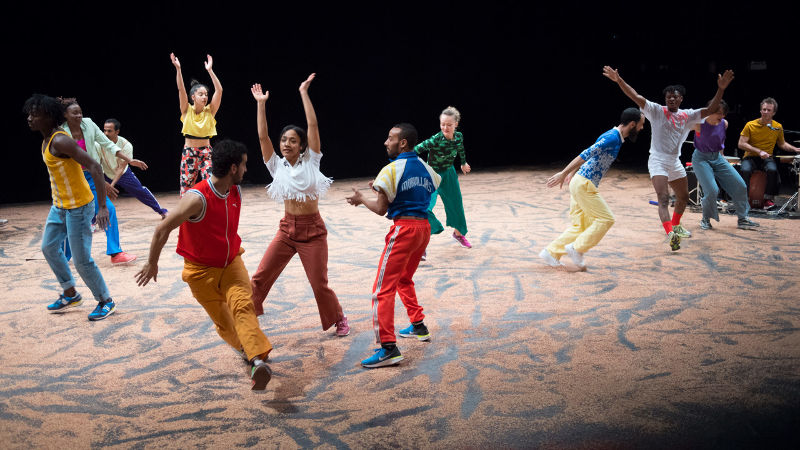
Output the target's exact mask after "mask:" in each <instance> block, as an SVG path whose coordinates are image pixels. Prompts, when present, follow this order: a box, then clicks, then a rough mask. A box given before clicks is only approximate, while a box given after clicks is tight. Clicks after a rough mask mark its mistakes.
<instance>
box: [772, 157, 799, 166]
mask: <svg viewBox="0 0 800 450" xmlns="http://www.w3.org/2000/svg"><path fill="white" fill-rule="evenodd" d="M775 158H776V159H777V160H778V161H780V162H782V163H785V164H794V162H795V161H800V155H777V156H775Z"/></svg>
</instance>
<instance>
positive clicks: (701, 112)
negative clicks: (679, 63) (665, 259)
mask: <svg viewBox="0 0 800 450" xmlns="http://www.w3.org/2000/svg"><path fill="white" fill-rule="evenodd" d="M603 75H604V76H605V77H606V78H608V79H609V80H611V81H613V82H615V83H617V84H618V85H619V87H620V89H622V92H624V93H625V95H627V96H628V98H630V99H631V100H633V101H634V102H635V103H636V104H637V105H638V106H639V109H641V110H642V112H643V113H644V116H645V118H647V120H649V121H650V125H651V129H652V138H651V140H650V159H649V160H648V161H647V169H648V170H649V172H650V181H652V183H653V188H655V190H656V195H657V196H658V216H659V218H660V219H661V224H662V225H663V226H664V231H665V232H666V233H667V236H668V240H669V245H670V248H671V249H672V250H673V251H675V250H678V249H679V248H681V247H680V242H681V237H691V235H692V234H691V233H690V232H689V230H687V229H686V228H684V227H683V226H682V225H681V216H683V212H684V210H685V209H686V204H687V203H688V201H689V183H688V181H687V180H686V170H685V169H684V168H683V165H682V164H681V160H680V156H681V151H680V150H681V145H683V142H684V141H685V140H686V136H688V135H689V131H691V130H692V127H693V126H694V125H695V124H697V123H700V122H701V121H702V119H704V118H705V117H706V116H708V115H710V114H712V113H714V112H715V111H716V110H717V108H719V101H720V100H722V94H723V93H724V92H725V89H726V88H727V87H728V85H729V84H730V83H731V81H733V71H732V70H726V71H725V73H724V74H723V75H717V93H716V95H714V98H713V99H711V101H710V102H709V103H708V106H707V107H705V108H703V109H680V106H681V102H683V96H684V94H686V89H685V88H684V87H683V86H681V85H673V86H667V87H666V88H665V89H664V100H665V103H666V106H664V105H659V104H657V103H653V102H651V101H649V100H647V99H645V98H644V97H642V96H641V95H639V94H638V93H637V92H636V91H635V90H634V89H633V88H632V87H630V86H629V85H628V83H626V82H625V81H624V80H623V79H622V77H621V76H620V75H619V72H618V71H617V70H616V69H612V68H611V67H609V66H605V67H603ZM670 187H671V188H672V190H673V191H674V192H675V210H674V211H673V214H672V219H670V216H669V207H668V206H667V205H668V204H669V188H670Z"/></svg>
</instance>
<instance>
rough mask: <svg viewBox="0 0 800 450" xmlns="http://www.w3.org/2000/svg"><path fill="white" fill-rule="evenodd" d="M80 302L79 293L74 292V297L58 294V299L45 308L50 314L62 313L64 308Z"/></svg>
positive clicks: (81, 301) (81, 300)
mask: <svg viewBox="0 0 800 450" xmlns="http://www.w3.org/2000/svg"><path fill="white" fill-rule="evenodd" d="M81 303H83V299H82V298H81V294H76V295H75V297H67V296H66V295H64V294H58V300H56V301H54V302H53V303H50V304H49V305H47V310H48V311H50V314H56V313H62V312H64V310H67V309H69V308H73V307H75V306H78V305H80V304H81Z"/></svg>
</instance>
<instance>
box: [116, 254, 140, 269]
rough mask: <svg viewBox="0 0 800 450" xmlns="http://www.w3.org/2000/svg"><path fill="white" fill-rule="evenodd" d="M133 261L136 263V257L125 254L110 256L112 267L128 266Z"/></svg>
mask: <svg viewBox="0 0 800 450" xmlns="http://www.w3.org/2000/svg"><path fill="white" fill-rule="evenodd" d="M134 261H136V255H130V254H128V253H125V252H119V253H117V254H116V255H113V256H111V264H112V265H114V266H119V265H122V264H128V263H132V262H134Z"/></svg>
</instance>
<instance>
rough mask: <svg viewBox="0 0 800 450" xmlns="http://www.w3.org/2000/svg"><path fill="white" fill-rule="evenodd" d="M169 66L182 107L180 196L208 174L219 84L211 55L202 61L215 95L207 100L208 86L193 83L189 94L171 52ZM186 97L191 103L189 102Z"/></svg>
mask: <svg viewBox="0 0 800 450" xmlns="http://www.w3.org/2000/svg"><path fill="white" fill-rule="evenodd" d="M169 57H170V59H171V60H172V65H173V66H175V71H176V72H177V74H176V81H177V83H178V101H179V102H180V107H181V122H183V128H182V129H181V133H182V134H183V136H184V143H183V154H182V155H181V175H180V183H181V197H183V193H184V192H186V190H187V189H189V188H191V187H192V186H194V185H195V184H196V183H199V182H200V181H203V180H204V179H206V178H208V177H209V176H210V175H211V137H212V136H216V135H217V120H216V119H215V118H214V117H215V116H216V115H217V111H219V105H220V103H221V102H222V84H220V82H219V79H218V78H217V76H216V75H215V74H214V71H213V70H212V69H211V66H212V65H213V63H214V61H213V60H212V59H211V55H206V57H207V58H208V59H207V61H206V62H205V67H206V70H207V71H208V74H209V75H210V76H211V82H212V83H214V95H213V96H212V97H211V102H210V103H209V101H208V87H207V86H205V85H204V84H201V83H199V82H198V81H197V80H194V79H193V80H192V81H191V83H190V85H191V86H190V88H189V95H188V96H187V95H186V88H185V87H184V84H183V74H181V63H180V62H179V61H178V58H177V57H176V56H175V54H174V53H170V55H169ZM189 98H191V99H192V103H189Z"/></svg>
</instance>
